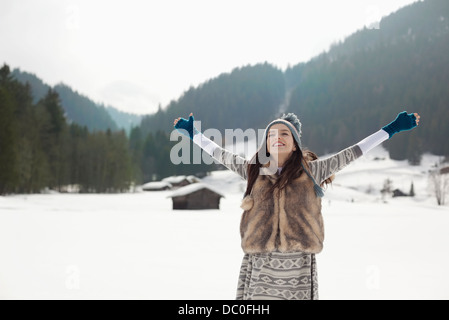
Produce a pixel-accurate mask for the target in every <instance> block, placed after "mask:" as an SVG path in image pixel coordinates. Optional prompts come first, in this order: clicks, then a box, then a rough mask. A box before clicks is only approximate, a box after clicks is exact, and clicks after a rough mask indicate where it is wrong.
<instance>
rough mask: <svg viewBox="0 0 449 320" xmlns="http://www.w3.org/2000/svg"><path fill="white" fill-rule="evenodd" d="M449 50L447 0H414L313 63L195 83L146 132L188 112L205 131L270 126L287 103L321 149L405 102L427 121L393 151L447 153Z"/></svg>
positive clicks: (345, 140)
mask: <svg viewBox="0 0 449 320" xmlns="http://www.w3.org/2000/svg"><path fill="white" fill-rule="evenodd" d="M448 52H449V1H446V0H426V1H423V2H416V3H414V4H412V5H409V6H407V7H405V8H403V9H400V10H399V11H397V12H396V13H393V14H391V15H390V16H388V17H385V18H384V19H382V20H381V21H380V25H379V28H378V29H363V30H359V31H357V32H355V33H354V34H353V35H351V36H349V37H348V38H347V39H345V40H344V41H343V42H341V43H339V44H336V45H334V46H332V48H331V49H329V50H328V51H327V52H324V53H322V54H321V55H319V56H317V57H315V58H313V59H312V60H310V61H309V62H307V63H300V64H298V65H295V66H293V67H290V68H288V69H287V70H285V71H281V70H278V69H277V68H275V67H273V66H272V65H270V64H268V63H265V64H261V65H255V66H247V67H244V68H237V69H235V70H234V71H232V72H231V73H230V74H222V75H220V76H219V77H217V78H215V79H211V80H209V81H207V82H205V83H204V84H202V85H200V86H198V87H197V88H190V89H189V90H188V91H186V92H185V93H184V95H183V96H181V97H180V98H179V99H178V100H177V101H173V102H171V103H170V104H169V105H168V106H167V107H166V108H164V109H160V110H159V111H158V112H157V113H156V114H154V115H150V116H147V117H146V118H145V119H144V120H143V121H142V132H143V133H144V134H148V133H149V132H151V133H153V134H154V133H155V132H157V131H158V130H163V131H164V132H166V133H168V132H169V131H171V130H172V122H173V119H174V118H176V117H178V116H187V115H188V114H189V113H190V112H193V113H194V114H195V115H196V119H197V120H201V121H202V126H203V129H207V128H216V129H219V130H220V131H221V132H223V131H224V129H227V128H229V129H236V128H241V129H243V130H245V129H247V128H254V129H259V128H264V127H265V126H266V124H267V123H268V122H269V121H270V120H272V119H273V118H274V117H275V116H277V115H278V114H279V113H280V111H286V112H295V113H296V114H298V115H299V116H300V118H301V120H302V122H303V144H304V145H305V147H307V148H309V149H311V150H313V151H315V152H317V153H318V154H319V155H322V154H326V153H331V152H335V151H338V150H340V149H342V148H344V147H347V146H349V145H352V144H354V143H356V142H358V141H359V139H362V138H364V137H365V136H367V135H369V134H371V133H373V132H375V131H377V130H378V129H379V128H381V127H382V126H383V125H385V124H387V123H389V122H390V121H392V120H393V119H394V117H395V116H396V115H397V113H399V112H400V111H403V110H407V111H409V112H412V111H413V112H415V111H416V112H419V113H420V114H421V115H422V122H421V126H420V128H419V130H414V131H413V132H410V133H408V134H401V135H397V136H395V139H392V140H391V141H388V142H386V143H385V146H386V147H387V148H388V149H389V151H390V155H391V157H392V158H393V159H409V161H410V162H411V163H416V162H418V161H419V160H420V155H421V154H422V153H423V152H431V153H434V154H440V155H449V141H448V139H447V137H448V136H449V127H448V126H447V122H448V120H449V90H448V89H449V88H448V83H449V54H447V53H448ZM283 103H286V104H287V106H286V107H285V106H284V105H283ZM281 106H282V108H281ZM280 108H281V109H282V110H280Z"/></svg>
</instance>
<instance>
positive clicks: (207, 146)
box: [173, 113, 248, 180]
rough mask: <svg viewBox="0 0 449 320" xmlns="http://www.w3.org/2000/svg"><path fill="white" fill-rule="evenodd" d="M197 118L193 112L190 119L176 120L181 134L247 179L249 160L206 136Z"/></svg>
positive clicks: (176, 127) (176, 126)
mask: <svg viewBox="0 0 449 320" xmlns="http://www.w3.org/2000/svg"><path fill="white" fill-rule="evenodd" d="M194 121H195V119H194V118H193V114H192V113H191V114H190V115H189V119H188V120H187V119H184V118H178V119H175V120H174V122H173V123H174V126H175V129H176V130H178V132H180V133H181V134H183V135H185V136H187V137H189V138H190V139H192V140H193V142H194V143H195V144H197V145H198V146H199V147H200V148H201V149H203V150H204V151H205V152H207V153H208V154H209V155H210V156H211V157H212V158H214V159H215V160H217V161H218V162H220V163H221V164H222V165H224V166H225V167H226V168H228V169H229V170H231V171H233V172H235V173H237V174H238V175H239V176H240V177H242V178H243V179H245V180H246V178H247V168H248V161H247V160H246V159H244V158H243V157H240V156H238V155H236V154H234V153H232V152H229V151H228V150H226V149H224V148H222V147H220V146H219V145H218V144H216V143H215V142H213V141H212V140H210V139H209V138H207V137H206V136H204V135H203V134H202V133H201V132H200V131H198V129H197V128H196V127H195V125H194Z"/></svg>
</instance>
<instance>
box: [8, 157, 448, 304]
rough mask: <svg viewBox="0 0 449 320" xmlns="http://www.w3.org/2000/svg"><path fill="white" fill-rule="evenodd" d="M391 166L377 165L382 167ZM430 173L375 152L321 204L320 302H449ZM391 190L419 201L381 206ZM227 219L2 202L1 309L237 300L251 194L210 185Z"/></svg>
mask: <svg viewBox="0 0 449 320" xmlns="http://www.w3.org/2000/svg"><path fill="white" fill-rule="evenodd" d="M379 156H380V157H385V160H377V161H375V160H373V159H374V157H379ZM436 161H437V158H436V157H433V156H426V157H425V158H424V159H423V162H422V165H421V166H418V167H410V166H408V165H407V163H406V162H397V161H391V160H389V159H388V156H387V155H386V153H385V152H384V151H383V150H382V149H381V148H377V149H376V150H373V151H372V152H371V153H370V154H368V155H367V156H365V157H364V158H361V159H359V160H357V162H355V163H353V164H351V165H350V166H349V167H348V168H346V169H344V170H343V171H342V172H341V173H340V174H338V176H337V179H336V180H335V181H334V184H333V186H331V187H329V188H328V190H327V192H326V196H325V198H324V199H323V215H324V220H325V229H326V240H325V247H324V250H323V252H322V253H320V254H319V255H317V261H318V280H319V289H320V298H321V299H449V272H448V270H449V250H448V245H449V206H447V205H446V206H442V207H441V206H440V207H438V206H437V205H436V200H435V198H434V197H432V196H431V195H430V193H429V190H428V183H427V171H428V169H429V168H430V167H431V165H433V164H434V163H435V162H436ZM387 178H389V179H390V180H392V182H393V187H394V188H400V189H402V191H404V192H408V191H409V190H410V185H411V182H412V181H413V184H414V188H415V193H416V197H414V198H410V197H406V198H391V197H390V196H389V197H387V198H386V199H385V201H383V200H382V197H381V194H380V189H382V187H383V183H384V181H385V180H386V179H387ZM203 182H204V183H209V184H211V185H213V186H214V187H215V188H218V190H220V191H221V192H223V193H224V194H225V196H226V198H224V199H222V200H221V204H220V210H205V211H173V210H172V203H171V199H169V198H167V196H168V195H170V191H162V192H136V193H128V194H104V195H79V194H41V195H15V196H6V197H0V259H1V262H0V299H212V300H215V299H234V297H235V290H236V286H237V277H238V273H239V267H240V262H241V259H242V256H243V253H242V251H241V249H240V239H239V222H240V214H241V209H240V207H239V206H240V200H241V197H242V191H243V188H244V182H242V181H241V180H240V178H238V177H237V176H236V175H235V174H233V173H231V172H227V171H220V172H214V173H213V174H212V175H211V176H209V177H207V178H205V179H203Z"/></svg>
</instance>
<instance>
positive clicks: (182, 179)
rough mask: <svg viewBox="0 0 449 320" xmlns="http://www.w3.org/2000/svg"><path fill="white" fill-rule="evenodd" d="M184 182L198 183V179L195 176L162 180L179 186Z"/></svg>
mask: <svg viewBox="0 0 449 320" xmlns="http://www.w3.org/2000/svg"><path fill="white" fill-rule="evenodd" d="M184 180H187V181H188V182H190V183H193V182H197V178H196V177H195V176H173V177H167V178H165V179H162V181H163V182H168V183H170V184H178V183H181V182H182V181H184Z"/></svg>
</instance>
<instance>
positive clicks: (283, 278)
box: [174, 111, 420, 300]
mask: <svg viewBox="0 0 449 320" xmlns="http://www.w3.org/2000/svg"><path fill="white" fill-rule="evenodd" d="M419 120H420V116H419V115H418V114H417V113H414V114H413V113H411V114H407V112H405V111H404V112H401V113H400V114H399V115H398V116H397V117H396V119H395V120H394V121H392V122H391V123H390V124H388V125H386V126H384V127H383V128H382V129H381V130H379V131H378V132H376V133H374V134H372V135H371V136H369V137H367V138H366V139H364V140H362V141H360V142H359V143H357V144H355V145H353V146H350V147H348V148H346V149H344V150H342V151H340V152H338V153H337V154H335V155H333V156H331V157H329V158H325V159H317V156H316V155H315V154H314V153H313V152H311V151H308V150H305V149H303V146H302V143H301V122H300V121H299V119H298V117H297V116H296V115H295V114H292V113H289V114H287V115H283V116H282V117H281V118H279V119H276V120H274V121H272V122H271V123H269V124H268V126H267V127H266V129H265V133H264V137H263V138H262V143H261V145H260V147H259V149H258V151H257V152H256V154H255V155H254V157H253V158H252V159H251V160H250V161H247V160H245V159H243V158H241V157H239V156H238V155H235V154H232V153H231V152H229V151H227V150H226V149H223V148H221V147H219V146H218V145H216V144H215V143H214V142H212V141H211V140H209V139H208V138H206V137H205V136H204V135H203V134H202V133H201V132H199V131H198V129H197V128H196V127H195V126H194V118H193V114H190V117H189V119H188V120H187V119H182V118H178V119H175V120H174V127H175V129H177V130H178V131H179V132H180V133H182V134H184V135H186V136H188V137H189V138H191V139H192V140H193V141H194V142H195V143H196V144H197V145H199V146H200V147H201V148H202V149H203V150H205V151H206V152H208V153H209V154H210V155H211V156H212V157H214V158H215V159H216V160H217V161H219V162H220V163H222V164H223V165H225V166H226V167H227V168H228V169H230V170H232V171H234V172H235V173H237V174H239V175H240V176H241V177H242V178H243V179H245V180H247V188H246V191H245V194H244V199H243V201H242V204H241V208H242V209H243V210H244V212H243V214H242V217H241V221H240V236H241V246H242V249H243V251H244V257H243V261H242V265H241V268H240V276H239V281H238V288H237V299H242V300H254V299H285V300H299V299H301V300H303V299H307V300H310V299H318V282H317V269H316V259H315V255H316V254H317V253H320V252H321V250H322V249H323V242H324V222H323V217H322V215H321V198H322V197H323V196H324V191H323V189H322V187H323V186H324V185H325V184H327V183H330V182H331V181H332V180H333V176H334V174H336V173H337V172H339V171H340V170H342V169H343V168H345V167H346V166H347V165H348V164H350V163H351V162H353V161H355V160H356V159H357V158H359V157H360V156H362V155H363V154H365V153H366V152H368V151H369V150H371V149H372V148H373V147H375V146H377V145H379V144H380V143H382V142H383V141H385V140H387V139H389V138H391V137H392V136H393V135H394V134H396V133H398V132H401V131H405V130H410V129H412V128H414V127H416V126H417V125H418V123H419Z"/></svg>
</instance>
